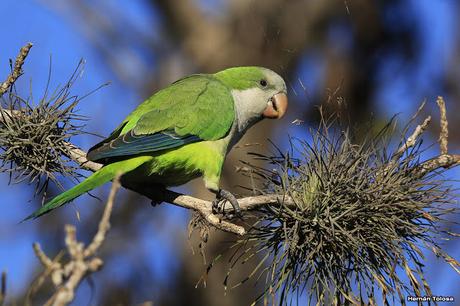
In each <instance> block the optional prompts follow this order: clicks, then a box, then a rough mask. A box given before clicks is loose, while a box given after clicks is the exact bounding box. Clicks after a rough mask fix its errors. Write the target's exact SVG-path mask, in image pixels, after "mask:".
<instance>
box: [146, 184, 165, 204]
mask: <svg viewBox="0 0 460 306" xmlns="http://www.w3.org/2000/svg"><path fill="white" fill-rule="evenodd" d="M152 189H153V191H151V194H150V196H149V198H150V200H152V201H151V202H150V205H152V206H153V207H155V206H157V205H160V204H161V203H163V202H164V199H165V198H166V192H167V189H166V187H164V186H163V185H154V188H152ZM152 189H151V190H152Z"/></svg>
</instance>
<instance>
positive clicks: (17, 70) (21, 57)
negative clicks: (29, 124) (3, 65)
mask: <svg viewBox="0 0 460 306" xmlns="http://www.w3.org/2000/svg"><path fill="white" fill-rule="evenodd" d="M30 48H32V43H30V42H29V43H27V44H26V45H25V46H24V47H22V48H21V50H19V54H18V56H17V57H16V61H15V62H14V67H13V71H11V73H10V74H9V75H8V77H7V78H6V80H5V82H3V83H1V84H0V97H1V96H3V94H4V93H5V92H7V91H8V89H10V88H11V86H13V84H14V82H16V80H17V79H18V78H19V77H20V76H21V75H22V73H23V72H22V65H24V61H25V59H26V57H27V55H28V54H29V51H30Z"/></svg>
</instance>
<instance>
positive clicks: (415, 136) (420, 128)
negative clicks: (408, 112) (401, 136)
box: [395, 116, 431, 158]
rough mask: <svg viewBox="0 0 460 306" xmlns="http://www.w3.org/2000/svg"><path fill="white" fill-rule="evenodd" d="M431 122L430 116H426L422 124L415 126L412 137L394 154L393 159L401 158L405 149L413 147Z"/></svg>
mask: <svg viewBox="0 0 460 306" xmlns="http://www.w3.org/2000/svg"><path fill="white" fill-rule="evenodd" d="M430 122H431V116H428V117H427V118H426V119H425V121H423V123H422V124H420V125H417V127H416V128H415V130H414V132H413V133H412V135H410V136H409V137H408V138H407V140H406V142H405V143H404V144H403V145H402V146H401V147H400V148H399V149H398V151H397V152H396V154H395V157H396V158H399V157H401V155H403V154H404V152H406V151H407V149H409V148H411V147H413V146H415V144H416V142H417V139H418V138H419V137H420V135H422V134H423V132H425V130H426V128H427V127H428V125H429V124H430Z"/></svg>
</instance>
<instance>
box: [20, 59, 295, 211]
mask: <svg viewBox="0 0 460 306" xmlns="http://www.w3.org/2000/svg"><path fill="white" fill-rule="evenodd" d="M287 105H288V99H287V94H286V84H285V82H284V80H283V79H282V78H281V77H280V76H279V75H278V74H276V73H275V72H273V71H272V70H269V69H266V68H262V67H234V68H229V69H226V70H223V71H220V72H217V73H215V74H195V75H191V76H187V77H184V78H182V79H180V80H178V81H176V82H174V83H172V84H171V85H169V86H168V87H166V88H164V89H162V90H160V91H158V92H156V93H155V94H154V95H153V96H151V97H150V98H149V99H147V100H146V101H145V102H143V103H142V104H140V105H139V106H138V107H137V108H136V109H135V110H134V111H133V112H132V113H131V114H129V115H128V116H127V117H126V119H125V120H123V122H122V123H121V124H120V125H119V126H118V127H117V128H116V129H115V130H114V131H113V132H112V133H111V134H110V136H109V137H108V138H106V139H105V140H103V141H102V142H100V143H98V144H96V145H95V146H93V147H92V148H91V149H90V150H89V151H88V153H87V159H88V160H90V161H94V162H98V163H101V164H103V167H102V168H101V169H100V170H98V171H96V172H94V173H93V174H92V175H90V176H89V177H88V178H86V179H85V180H84V181H82V182H81V183H79V184H78V185H76V186H74V187H73V188H71V189H69V190H67V191H65V192H63V193H61V194H60V195H58V196H56V197H55V198H53V199H52V200H51V201H49V202H47V203H46V204H45V205H43V206H42V207H41V208H40V209H38V210H37V211H35V212H34V213H33V214H31V215H30V216H28V217H27V218H26V220H27V219H30V218H37V217H40V216H41V215H43V214H46V213H48V212H50V211H51V210H53V209H55V208H57V207H60V206H62V205H64V204H66V203H68V202H70V201H72V200H73V199H75V198H76V197H78V196H80V195H82V194H83V193H86V192H88V191H90V190H92V189H94V188H96V187H98V186H101V185H103V184H104V183H107V182H109V181H111V180H112V179H114V178H115V176H116V175H117V174H118V173H121V174H122V178H121V181H122V184H123V186H125V187H127V188H129V189H132V190H136V189H143V190H145V189H146V188H147V189H149V190H150V189H151V190H152V191H154V190H155V189H161V188H165V187H169V186H178V185H182V184H185V183H186V182H188V181H190V180H192V179H194V178H196V177H199V176H202V177H203V179H204V183H205V186H206V188H207V189H209V190H210V191H212V192H213V193H214V194H215V195H216V200H215V201H214V202H213V205H214V206H215V205H218V203H219V202H221V201H223V200H228V201H229V202H230V203H231V204H232V206H233V208H234V211H235V212H236V213H239V211H240V208H239V205H238V201H237V200H236V198H235V196H234V195H232V194H231V193H230V192H228V191H226V190H224V189H221V188H220V187H219V180H220V176H221V171H222V166H223V163H224V160H225V156H226V154H227V153H228V151H229V150H230V149H231V148H232V146H233V145H234V144H235V143H237V142H238V140H239V139H240V138H241V137H242V136H243V134H244V133H245V132H246V131H247V130H248V128H250V127H251V126H252V125H254V124H255V123H256V122H258V121H260V120H261V119H263V118H272V119H278V118H281V117H282V116H283V115H284V113H285V112H286V109H287Z"/></svg>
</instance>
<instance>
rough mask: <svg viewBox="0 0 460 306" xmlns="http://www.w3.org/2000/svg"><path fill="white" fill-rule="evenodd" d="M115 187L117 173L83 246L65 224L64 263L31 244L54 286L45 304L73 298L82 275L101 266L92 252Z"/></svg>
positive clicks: (109, 210)
mask: <svg viewBox="0 0 460 306" xmlns="http://www.w3.org/2000/svg"><path fill="white" fill-rule="evenodd" d="M119 188H120V175H118V176H117V177H116V178H115V179H114V180H113V184H112V188H111V190H110V195H109V199H108V200H107V204H106V206H105V209H104V213H103V215H102V219H101V221H100V222H99V228H98V231H97V233H96V235H95V236H94V238H93V240H92V242H91V243H90V244H89V245H88V246H87V247H86V248H85V246H84V244H83V243H82V242H78V241H77V238H76V228H75V226H73V225H66V227H65V231H66V238H65V243H66V246H67V252H68V253H69V255H70V261H69V262H68V263H66V264H61V263H59V262H58V261H53V260H51V259H50V258H49V257H48V256H47V255H46V254H45V253H44V252H43V251H42V249H41V247H40V245H39V244H38V243H35V244H34V251H35V254H36V256H37V258H38V259H39V261H40V262H41V264H42V265H43V266H44V267H45V268H46V270H47V271H51V280H52V282H53V284H54V286H55V287H56V289H57V290H56V292H55V293H54V294H53V296H52V297H51V298H50V299H49V300H48V301H47V302H46V304H45V305H52V306H62V305H67V304H69V303H70V302H72V300H73V299H74V297H75V290H76V288H77V287H78V285H79V284H80V282H81V281H82V280H83V278H84V277H85V276H86V275H87V274H89V273H92V272H95V271H98V270H99V269H100V268H101V267H102V265H103V261H102V260H101V259H100V258H99V257H96V256H95V254H96V252H97V250H98V249H99V248H100V246H101V245H102V243H103V242H104V240H105V236H106V234H107V231H108V229H109V228H110V222H109V221H110V215H111V213H112V208H113V203H114V200H115V195H116V192H117V191H118V189H119Z"/></svg>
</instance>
